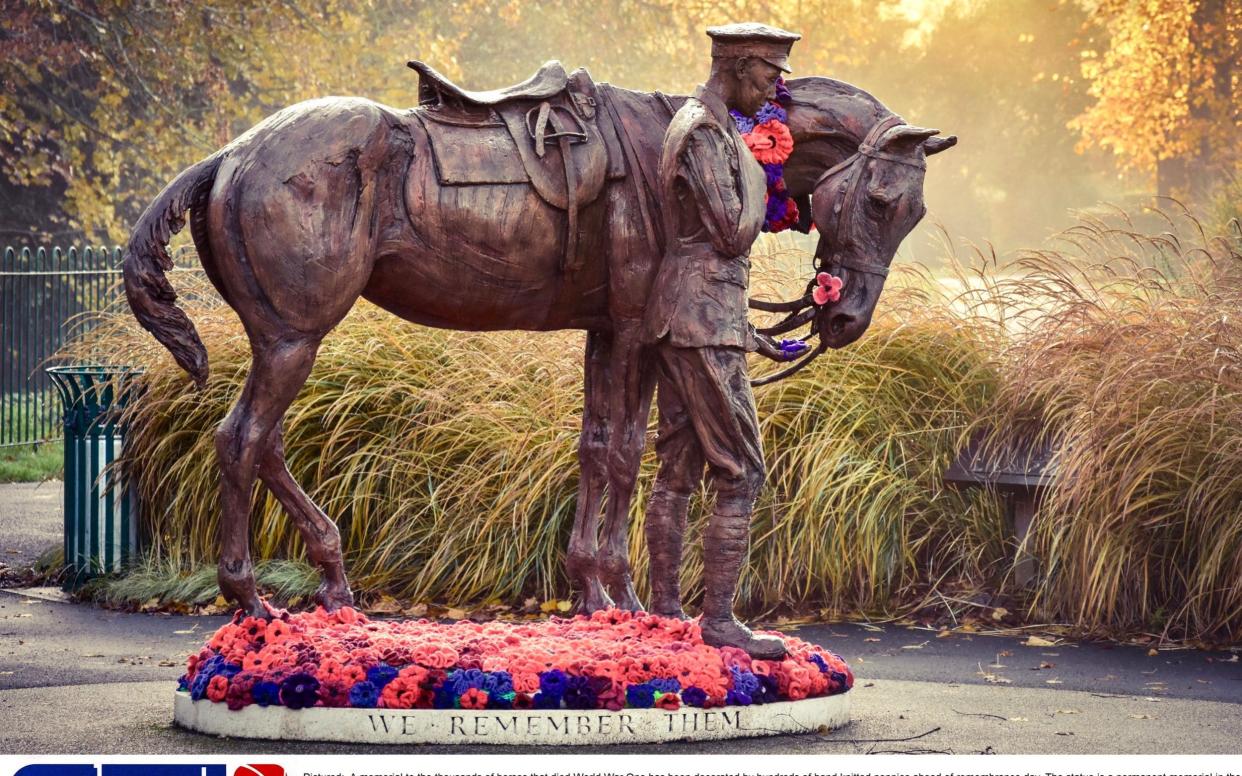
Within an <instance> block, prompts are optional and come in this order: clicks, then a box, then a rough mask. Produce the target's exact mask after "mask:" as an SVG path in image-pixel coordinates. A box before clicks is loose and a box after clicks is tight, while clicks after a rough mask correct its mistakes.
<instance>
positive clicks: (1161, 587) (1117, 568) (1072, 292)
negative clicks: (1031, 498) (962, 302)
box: [969, 203, 1242, 643]
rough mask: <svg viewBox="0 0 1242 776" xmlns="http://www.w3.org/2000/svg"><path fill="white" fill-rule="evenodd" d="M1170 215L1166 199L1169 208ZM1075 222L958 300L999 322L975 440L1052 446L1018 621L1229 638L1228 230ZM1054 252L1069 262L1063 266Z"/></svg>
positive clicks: (1234, 387) (1236, 588)
mask: <svg viewBox="0 0 1242 776" xmlns="http://www.w3.org/2000/svg"><path fill="white" fill-rule="evenodd" d="M1173 204H1174V205H1176V203H1173ZM1170 210H1171V211H1172V213H1166V212H1164V211H1160V210H1156V211H1154V216H1155V217H1158V218H1160V219H1163V221H1164V223H1160V224H1157V225H1154V226H1148V227H1146V228H1139V227H1137V226H1135V225H1134V223H1133V222H1132V221H1131V220H1130V219H1129V217H1127V216H1126V214H1125V213H1117V214H1114V217H1112V218H1110V219H1100V218H1089V217H1086V218H1083V220H1082V222H1081V223H1080V224H1079V225H1078V226H1077V227H1075V228H1073V229H1071V230H1069V231H1068V232H1066V233H1064V234H1063V235H1061V238H1060V240H1061V241H1062V244H1069V245H1070V246H1071V249H1072V251H1073V253H1072V254H1070V253H1069V251H1066V252H1064V253H1058V252H1056V251H1041V252H1035V253H1031V254H1029V255H1027V256H1025V257H1024V258H1023V259H1022V260H1021V261H1020V262H1019V264H1018V268H1017V269H1018V270H1019V271H1020V274H1016V275H1014V276H1013V277H1010V278H1006V279H1000V280H997V281H996V282H994V283H993V284H992V285H991V286H990V287H988V288H986V289H984V290H983V291H982V292H981V293H979V294H977V295H976V296H975V297H974V298H973V299H971V300H969V301H970V302H971V303H972V304H973V305H974V306H975V309H976V310H977V311H980V313H981V312H982V311H983V310H992V311H993V312H990V313H988V315H990V316H991V317H992V318H993V319H995V318H996V317H997V312H996V311H1002V312H1001V316H1002V317H1004V316H1008V317H1009V319H1010V321H1011V323H1012V324H1013V325H1012V329H1013V331H1014V334H1013V336H1012V338H1011V340H1010V342H1009V344H1008V346H1007V347H1006V349H1005V351H1004V352H1003V353H1001V354H1000V360H1001V362H1002V369H1003V375H1004V378H1003V379H1002V381H1001V388H1000V390H999V392H998V394H997V397H996V401H995V402H994V403H993V404H992V405H991V407H990V408H989V411H988V412H987V413H985V414H984V415H982V416H981V417H980V418H979V419H978V421H977V422H976V424H975V426H976V428H977V429H979V430H980V431H981V433H984V434H985V435H986V438H987V440H988V441H989V442H991V443H996V442H1004V441H1006V440H1007V439H1012V438H1013V434H1014V432H1015V430H1029V429H1032V428H1034V429H1038V431H1037V432H1036V433H1037V434H1038V435H1041V436H1042V437H1043V438H1045V439H1047V440H1049V441H1050V442H1051V443H1052V446H1053V450H1054V451H1055V461H1056V466H1057V469H1058V472H1059V474H1058V477H1057V480H1056V485H1055V487H1053V488H1052V489H1051V490H1050V491H1049V493H1048V496H1047V497H1046V498H1045V499H1044V500H1043V502H1042V504H1041V505H1040V508H1039V510H1038V513H1037V514H1036V517H1035V521H1034V524H1033V529H1032V533H1031V536H1030V539H1029V541H1028V548H1029V550H1030V552H1031V553H1032V554H1033V555H1034V556H1035V557H1036V558H1037V559H1038V562H1039V564H1040V581H1039V583H1038V585H1036V586H1035V587H1034V588H1033V589H1032V591H1031V597H1030V603H1029V610H1030V612H1031V613H1032V614H1036V615H1037V616H1040V617H1042V618H1046V619H1055V620H1059V621H1064V622H1067V623H1069V624H1070V625H1071V626H1073V627H1074V628H1075V629H1076V630H1079V631H1086V632H1094V633H1099V634H1112V633H1118V632H1121V633H1146V634H1151V635H1153V636H1157V637H1159V638H1162V639H1163V638H1178V639H1187V638H1189V639H1209V640H1217V641H1226V642H1233V643H1236V642H1238V641H1239V640H1242V225H1239V223H1238V221H1237V220H1236V219H1235V220H1234V221H1233V222H1232V224H1231V225H1230V226H1229V231H1228V232H1227V233H1225V234H1221V235H1211V234H1208V233H1206V232H1205V231H1204V230H1203V229H1202V227H1201V225H1200V224H1199V222H1198V221H1197V220H1196V219H1195V218H1194V217H1192V216H1190V215H1189V214H1187V213H1185V212H1184V211H1181V212H1178V211H1177V210H1176V208H1175V207H1174V208H1170ZM1067 254H1068V255H1071V256H1073V257H1074V259H1075V260H1074V261H1067V260H1066V259H1067Z"/></svg>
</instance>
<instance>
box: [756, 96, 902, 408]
mask: <svg viewBox="0 0 1242 776" xmlns="http://www.w3.org/2000/svg"><path fill="white" fill-rule="evenodd" d="M905 123H906V122H905V121H904V120H903V119H902V118H901V117H900V116H897V115H895V114H894V115H891V116H889V117H887V118H885V119H882V120H881V121H879V122H877V123H876V124H875V125H874V126H873V127H871V129H870V130H869V131H868V132H867V135H866V137H864V138H863V141H862V143H860V144H859V145H858V150H857V151H855V152H854V153H852V154H850V155H849V156H847V157H846V158H845V159H842V160H841V161H840V162H838V163H837V164H835V165H833V166H832V167H830V168H828V169H827V170H824V172H823V173H821V174H820V176H819V177H818V178H816V179H815V184H814V185H813V186H812V187H811V191H812V196H813V195H814V192H815V191H817V190H818V189H819V187H820V186H821V185H823V183H824V182H825V181H827V180H828V179H829V178H831V177H832V176H834V175H836V174H837V173H840V172H843V171H845V172H847V178H846V180H847V181H848V183H847V185H846V186H844V187H843V189H844V196H843V197H842V198H841V199H839V200H838V201H837V203H836V205H835V206H834V207H833V209H832V211H833V213H835V214H836V216H837V222H836V224H835V225H834V226H833V228H832V229H824V228H823V227H821V228H820V240H821V244H822V242H823V241H824V240H828V241H829V244H830V245H833V246H836V245H843V244H844V240H845V229H846V227H847V226H848V225H849V223H850V220H851V219H852V218H853V216H854V210H855V200H856V199H857V194H858V186H859V182H860V181H861V180H862V178H863V175H862V173H863V165H864V164H865V162H866V160H867V159H883V160H885V161H889V162H897V163H898V164H906V165H909V166H911V167H917V168H919V169H924V170H925V169H927V162H926V161H924V160H923V159H917V160H912V159H908V158H905V157H901V156H897V155H895V154H890V153H887V152H885V151H881V150H879V149H878V148H877V147H876V143H877V142H878V141H879V140H880V138H881V137H883V136H884V133H886V132H888V131H889V130H890V129H892V128H893V127H896V126H900V125H902V124H905ZM830 235H831V237H830ZM816 253H817V255H816V258H817V259H818V258H820V257H819V255H818V251H817V252H816ZM818 269H822V270H825V271H830V269H848V270H851V271H853V272H861V273H863V274H866V275H875V276H877V277H881V278H887V277H888V266H887V265H885V264H880V263H879V262H874V261H866V260H864V259H854V258H844V257H842V256H841V255H840V254H839V253H837V252H835V251H834V252H833V253H832V255H831V257H830V258H829V259H828V260H827V261H822V263H821V266H820V267H819V268H818ZM815 282H816V281H815V280H814V279H812V280H811V281H810V282H809V283H808V284H807V292H806V294H804V295H803V296H802V298H800V299H795V300H792V301H789V302H764V301H761V300H758V299H751V300H749V301H748V304H749V306H750V307H751V308H752V309H756V310H765V311H768V312H787V313H789V315H788V316H786V318H785V319H784V320H782V321H781V322H779V323H777V324H775V325H773V326H769V327H766V328H764V329H759V333H761V334H768V335H771V334H781V333H784V332H787V331H791V330H792V329H795V328H797V327H798V326H801V325H803V324H805V323H807V322H808V321H810V322H811V331H810V333H808V334H807V335H806V337H803V338H802V340H803V341H804V342H805V341H806V340H807V339H809V338H810V337H811V336H812V335H814V334H816V333H817V332H818V315H817V314H816V313H817V310H816V309H815V303H814V300H812V298H811V289H812V288H813V287H814V285H815ZM808 313H809V314H808ZM827 349H828V345H827V344H826V343H825V342H824V337H823V334H822V333H820V337H819V345H818V346H817V347H816V348H815V349H814V350H812V351H811V352H810V353H807V354H806V355H805V356H803V357H802V359H801V360H799V361H798V362H797V363H794V364H792V365H790V366H788V367H786V368H785V369H782V370H780V371H779V372H775V373H773V374H770V375H767V376H766V377H761V378H759V379H757V380H751V381H750V384H751V385H752V386H754V387H758V386H761V385H768V384H769V383H774V382H777V381H778V380H783V379H785V378H786V377H789V376H790V375H792V374H794V373H795V372H798V371H799V370H801V369H802V368H803V367H805V366H806V365H807V364H809V363H811V362H812V361H814V360H815V359H816V357H818V356H819V355H820V354H821V353H823V352H824V351H825V350H827Z"/></svg>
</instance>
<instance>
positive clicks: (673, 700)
mask: <svg viewBox="0 0 1242 776" xmlns="http://www.w3.org/2000/svg"><path fill="white" fill-rule="evenodd" d="M655 707H656V708H657V709H664V710H665V711H677V710H678V709H680V708H681V698H679V697H677V693H675V692H658V693H656V694H655Z"/></svg>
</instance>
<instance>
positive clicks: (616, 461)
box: [600, 326, 656, 611]
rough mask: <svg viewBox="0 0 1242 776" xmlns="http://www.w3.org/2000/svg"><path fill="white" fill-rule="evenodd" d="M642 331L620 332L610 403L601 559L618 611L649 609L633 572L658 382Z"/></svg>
mask: <svg viewBox="0 0 1242 776" xmlns="http://www.w3.org/2000/svg"><path fill="white" fill-rule="evenodd" d="M639 332H640V329H639V327H638V326H633V327H630V328H627V329H623V330H619V331H618V332H617V334H616V335H615V337H614V342H613V348H612V362H611V367H610V372H611V374H612V376H613V379H612V381H611V383H610V385H609V405H608V407H609V411H608V417H609V421H610V423H609V425H610V435H609V438H608V465H607V469H608V505H607V507H606V513H605V517H604V537H603V539H604V547H603V552H602V554H601V555H600V570H601V572H602V574H603V578H604V584H605V585H607V587H608V592H609V593H611V594H612V597H613V600H615V601H616V602H617V606H618V607H620V608H622V609H629V610H630V611H639V610H641V609H643V608H644V607H643V604H642V602H641V601H639V600H638V594H637V593H635V592H634V580H633V578H632V576H631V574H630V561H629V517H630V502H631V501H633V498H634V487H635V485H637V483H638V468H639V465H640V463H641V462H642V456H643V447H644V444H645V442H646V432H647V418H648V416H649V415H650V414H651V396H652V394H653V392H654V390H655V378H656V375H655V369H654V368H653V367H654V364H653V363H652V362H651V359H650V358H649V356H648V354H647V352H646V349H645V348H643V347H642V345H641V342H640V338H639Z"/></svg>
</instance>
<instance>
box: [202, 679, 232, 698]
mask: <svg viewBox="0 0 1242 776" xmlns="http://www.w3.org/2000/svg"><path fill="white" fill-rule="evenodd" d="M228 691H229V680H228V677H226V676H221V675H220V674H216V675H215V676H213V677H211V680H210V681H209V682H208V683H207V691H206V693H205V695H206V696H207V699H208V700H210V701H215V702H217V703H219V702H220V701H222V700H224V695H225V693H227V692H228Z"/></svg>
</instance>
